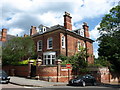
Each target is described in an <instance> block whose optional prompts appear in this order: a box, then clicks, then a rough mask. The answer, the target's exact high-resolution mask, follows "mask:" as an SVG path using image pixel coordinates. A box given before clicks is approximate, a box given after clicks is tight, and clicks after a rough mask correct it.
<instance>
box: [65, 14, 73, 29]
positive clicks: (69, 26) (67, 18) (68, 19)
mask: <svg viewBox="0 0 120 90" xmlns="http://www.w3.org/2000/svg"><path fill="white" fill-rule="evenodd" d="M71 18H72V17H71V16H70V14H69V13H68V12H65V15H64V27H65V29H68V30H70V31H71V30H72V23H71Z"/></svg>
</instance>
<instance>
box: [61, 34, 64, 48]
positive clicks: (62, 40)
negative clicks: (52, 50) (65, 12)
mask: <svg viewBox="0 0 120 90" xmlns="http://www.w3.org/2000/svg"><path fill="white" fill-rule="evenodd" d="M61 44H62V48H65V36H62V38H61Z"/></svg>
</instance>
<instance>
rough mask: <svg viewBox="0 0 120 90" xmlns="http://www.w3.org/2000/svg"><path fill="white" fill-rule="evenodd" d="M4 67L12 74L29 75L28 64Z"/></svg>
mask: <svg viewBox="0 0 120 90" xmlns="http://www.w3.org/2000/svg"><path fill="white" fill-rule="evenodd" d="M2 69H3V70H5V71H6V72H7V74H8V75H10V76H14V75H15V76H23V77H27V76H28V66H3V67H2Z"/></svg>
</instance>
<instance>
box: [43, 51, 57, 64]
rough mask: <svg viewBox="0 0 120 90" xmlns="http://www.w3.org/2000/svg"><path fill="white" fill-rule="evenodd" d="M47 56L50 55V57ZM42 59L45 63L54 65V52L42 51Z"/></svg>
mask: <svg viewBox="0 0 120 90" xmlns="http://www.w3.org/2000/svg"><path fill="white" fill-rule="evenodd" d="M48 56H50V58H49V57H48ZM53 56H54V57H53ZM43 60H44V62H45V65H54V64H55V60H56V52H45V53H43ZM48 60H50V63H48ZM53 60H54V61H53Z"/></svg>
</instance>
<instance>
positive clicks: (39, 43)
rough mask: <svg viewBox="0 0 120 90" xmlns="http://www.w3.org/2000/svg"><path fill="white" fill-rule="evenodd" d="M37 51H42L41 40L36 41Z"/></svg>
mask: <svg viewBox="0 0 120 90" xmlns="http://www.w3.org/2000/svg"><path fill="white" fill-rule="evenodd" d="M37 51H42V40H39V41H38V42H37Z"/></svg>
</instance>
